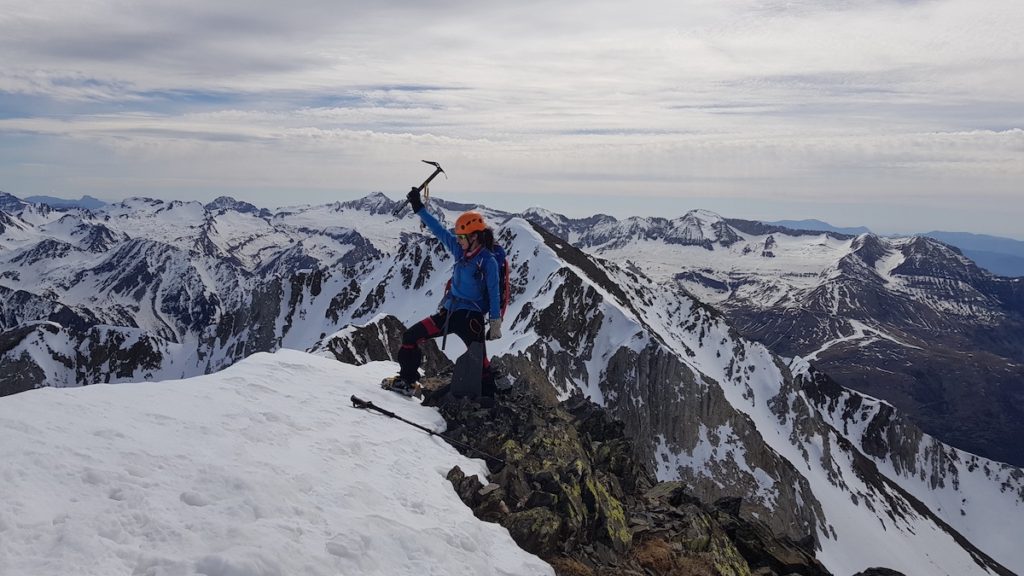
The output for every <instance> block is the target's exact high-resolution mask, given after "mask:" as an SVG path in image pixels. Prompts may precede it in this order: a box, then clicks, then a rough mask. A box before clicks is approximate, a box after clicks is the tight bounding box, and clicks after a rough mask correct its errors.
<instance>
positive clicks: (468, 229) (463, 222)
mask: <svg viewBox="0 0 1024 576" xmlns="http://www.w3.org/2000/svg"><path fill="white" fill-rule="evenodd" d="M485 228H487V224H485V223H484V215H483V214H481V213H479V212H466V213H465V214H463V215H462V216H459V219H458V220H456V221H455V233H456V234H472V233H473V232H483V231H484V229H485Z"/></svg>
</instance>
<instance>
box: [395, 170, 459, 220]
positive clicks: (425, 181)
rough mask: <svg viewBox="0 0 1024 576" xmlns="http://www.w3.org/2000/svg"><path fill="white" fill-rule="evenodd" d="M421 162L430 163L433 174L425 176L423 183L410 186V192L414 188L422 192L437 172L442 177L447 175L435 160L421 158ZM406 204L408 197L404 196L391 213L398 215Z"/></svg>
mask: <svg viewBox="0 0 1024 576" xmlns="http://www.w3.org/2000/svg"><path fill="white" fill-rule="evenodd" d="M421 162H424V163H426V164H430V165H431V166H433V167H434V173H433V174H431V175H430V177H429V178H427V179H426V180H424V181H423V184H420V185H419V187H418V188H417V187H415V186H414V187H413V188H412V189H411V190H409V191H410V192H412V191H413V190H416V191H418V192H422V191H423V189H424V188H426V187H427V184H430V181H431V180H433V179H434V178H435V177H437V175H438V174H444V177H445V178H447V177H448V175H447V174H445V172H444V170H443V169H441V165H440V164H438V163H437V162H431V161H430V160H421ZM408 204H409V199H408V198H406V199H405V202H402V203H401V204H399V205H398V208H395V209H394V210H393V211H392V212H391V215H392V216H398V215H399V214H401V213H402V210H405V207H406V206H407V205H408Z"/></svg>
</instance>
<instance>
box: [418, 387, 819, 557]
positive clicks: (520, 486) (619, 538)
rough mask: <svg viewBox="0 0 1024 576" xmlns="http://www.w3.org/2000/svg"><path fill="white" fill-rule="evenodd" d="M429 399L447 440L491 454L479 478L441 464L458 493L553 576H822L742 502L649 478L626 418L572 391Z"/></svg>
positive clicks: (809, 552) (808, 550) (803, 547)
mask: <svg viewBox="0 0 1024 576" xmlns="http://www.w3.org/2000/svg"><path fill="white" fill-rule="evenodd" d="M427 403H428V404H438V405H439V406H440V410H441V413H442V415H444V416H445V419H446V420H447V421H448V426H449V429H448V432H447V433H446V436H447V437H448V438H450V439H452V440H454V441H455V442H454V443H453V445H455V446H456V447H457V448H460V449H462V450H466V447H467V446H469V447H472V448H473V449H474V450H477V451H480V452H483V453H487V454H491V455H493V456H494V457H493V458H490V459H488V460H487V462H488V464H489V466H490V468H491V471H492V474H491V478H490V482H489V483H488V484H487V485H486V486H485V485H484V484H483V483H482V482H481V480H480V479H479V478H477V477H476V476H472V477H466V475H465V474H464V473H463V472H462V471H461V470H460V469H458V468H454V469H453V470H452V471H451V472H449V475H448V478H449V480H450V481H451V482H452V485H453V487H454V488H455V490H456V491H457V492H458V494H459V495H460V497H461V498H462V499H463V501H464V502H465V503H466V504H467V505H468V506H470V507H471V508H473V510H474V513H475V514H476V516H477V517H479V518H481V519H483V520H486V521H491V522H498V523H500V524H501V525H502V526H505V527H506V528H507V529H508V530H509V533H510V534H511V535H512V537H513V538H514V539H515V540H516V542H518V543H519V544H520V546H522V547H523V548H524V549H526V550H528V551H530V552H533V553H535V554H538V555H540V556H541V557H543V558H545V559H546V560H547V561H548V562H550V563H551V564H552V566H554V568H555V570H556V573H558V574H572V575H578V574H593V575H612V574H616V575H619V574H621V575H628V576H632V575H636V576H640V575H644V576H647V575H661V574H666V575H668V574H735V575H748V574H758V575H763V576H769V575H775V574H778V575H782V574H787V575H788V574H801V575H807V576H812V575H813V576H818V575H826V574H829V572H828V571H827V570H826V569H825V568H824V567H823V566H822V565H821V564H820V562H818V561H817V560H816V559H815V558H814V551H813V543H811V542H809V541H805V542H801V543H798V542H794V541H792V540H790V539H788V538H785V537H777V536H775V535H773V532H772V530H771V529H770V528H769V527H768V526H767V525H765V524H764V523H761V522H756V521H750V520H748V519H745V518H743V517H741V516H740V514H739V509H740V507H741V502H740V499H738V498H736V499H724V500H722V501H719V502H716V503H714V504H708V503H705V502H702V501H701V500H700V499H699V498H697V497H696V496H694V495H692V493H691V491H690V487H689V486H688V485H686V484H685V483H683V482H668V483H661V484H656V483H655V482H654V479H653V475H652V474H651V473H650V471H649V470H648V469H647V468H646V467H645V466H644V465H643V464H642V462H641V461H640V460H638V459H636V458H635V456H634V454H635V449H634V448H633V447H632V445H631V441H630V439H629V438H627V436H626V435H625V426H624V424H623V423H622V422H619V421H615V420H612V419H611V418H610V417H609V416H608V413H607V412H606V411H605V410H603V409H602V408H600V407H598V406H597V405H596V404H594V403H592V402H590V401H588V400H586V399H584V398H582V397H581V396H579V395H576V396H573V397H571V398H569V399H568V400H566V401H564V402H562V403H561V404H559V405H557V406H551V405H549V404H548V403H547V402H545V401H544V400H543V399H541V398H539V397H537V396H536V395H534V394H532V393H530V392H523V391H522V390H520V391H513V392H511V393H509V394H503V395H501V397H500V402H499V404H498V406H497V407H495V408H494V409H492V410H489V411H488V410H479V409H476V407H475V405H474V404H472V403H468V402H465V401H457V400H451V399H449V398H446V397H441V398H428V400H427ZM475 455H477V456H479V453H476V454H475Z"/></svg>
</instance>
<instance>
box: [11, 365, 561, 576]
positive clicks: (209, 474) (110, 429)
mask: <svg viewBox="0 0 1024 576" xmlns="http://www.w3.org/2000/svg"><path fill="white" fill-rule="evenodd" d="M395 371H396V366H395V365H394V364H391V363H373V364H369V365H366V366H361V367H355V366H350V365H346V364H342V363H340V362H336V361H334V360H328V359H325V358H320V357H317V356H313V355H310V354H305V353H302V352H296V351H292V350H281V351H279V352H277V353H275V354H265V353H262V354H256V355H254V356H251V357H249V358H246V359H245V360H243V361H241V362H240V363H238V364H236V365H234V366H232V367H230V368H228V369H227V370H224V371H223V372H220V373H217V374H214V375H208V376H200V377H197V378H190V379H187V380H178V381H165V382H159V383H139V384H117V385H94V386H87V387H83V388H42V389H38V390H33V391H29V392H24V393H21V394H17V395H14V396H9V397H5V398H0V437H2V438H3V439H4V441H3V443H2V445H0V482H2V484H3V497H2V498H0V574H3V575H4V576H48V575H53V576H66V575H68V574H76V575H81V576H85V575H103V576H110V575H114V574H135V575H151V576H177V575H193V574H203V575H206V576H236V575H246V576H277V575H299V574H301V575H313V576H315V575H332V576H335V575H338V574H351V575H355V574H360V575H375V574H379V575H382V576H383V575H396V574H397V575H402V574H407V575H414V574H415V575H419V574H446V575H447V574H495V575H502V574H507V575H522V574H553V571H552V569H551V567H550V566H549V565H547V564H546V563H544V562H543V561H541V560H540V559H538V558H537V557H535V556H532V555H530V554H528V553H526V552H525V551H523V550H521V549H520V548H519V547H518V546H517V545H516V544H515V542H513V541H512V538H511V537H510V536H509V534H508V532H507V531H506V530H505V529H504V528H502V527H501V526H499V525H497V524H489V523H484V522H481V521H479V520H477V519H476V518H475V517H474V516H473V514H472V511H471V510H470V509H469V508H467V507H466V506H465V505H464V504H463V503H462V501H461V500H459V497H458V495H456V493H455V491H454V490H453V489H452V486H451V484H450V483H449V482H448V481H447V480H446V479H445V475H446V474H447V472H448V471H449V470H450V469H451V468H452V467H453V466H456V465H457V466H460V467H461V468H462V469H463V470H464V471H465V472H466V473H467V474H469V475H472V474H480V475H481V478H483V474H484V473H485V472H486V468H485V467H484V465H483V464H482V462H481V461H479V460H470V459H468V458H465V457H463V456H461V455H460V454H458V453H457V452H456V451H455V450H454V449H453V448H451V447H450V446H449V445H448V444H446V443H444V442H443V441H441V440H440V439H437V438H435V437H431V436H429V435H427V434H425V433H423V432H422V431H419V430H417V429H415V428H413V427H411V426H408V425H406V424H403V423H401V422H399V421H397V420H393V419H390V418H386V417H384V416H381V415H379V414H377V413H374V412H367V411H364V410H359V409H356V408H353V407H352V404H351V402H350V397H351V396H352V395H353V394H355V395H358V396H359V397H360V398H363V399H365V400H370V401H372V402H374V403H375V404H377V405H379V406H382V407H386V408H388V409H390V410H392V411H394V412H396V413H397V414H398V415H400V416H402V417H403V418H406V419H408V420H412V421H414V422H417V423H419V424H421V425H424V426H427V427H429V428H432V429H434V430H438V431H440V430H442V429H443V427H444V421H443V419H441V417H440V415H438V414H437V412H436V411H434V410H433V409H431V408H424V407H421V406H419V404H418V403H416V402H412V401H409V400H406V399H404V398H401V397H399V396H397V395H394V394H391V393H389V392H385V391H383V390H381V389H380V388H379V387H378V386H377V382H379V381H380V379H381V378H383V377H384V376H385V375H389V374H393V373H394V372H395Z"/></svg>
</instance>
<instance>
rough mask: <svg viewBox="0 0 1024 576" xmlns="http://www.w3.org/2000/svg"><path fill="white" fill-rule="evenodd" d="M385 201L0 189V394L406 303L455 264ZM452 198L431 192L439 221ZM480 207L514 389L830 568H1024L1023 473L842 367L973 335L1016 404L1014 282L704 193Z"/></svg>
mask: <svg viewBox="0 0 1024 576" xmlns="http://www.w3.org/2000/svg"><path fill="white" fill-rule="evenodd" d="M395 206H396V203H395V202H393V201H391V200H390V199H388V198H387V197H385V196H384V195H382V194H374V195H371V196H368V197H366V198H363V199H360V200H357V201H352V202H342V203H334V204H329V205H325V206H299V207H293V208H286V209H279V210H277V211H274V212H270V211H261V210H257V209H255V207H253V206H251V205H248V204H245V203H240V202H236V201H234V200H231V199H227V198H222V199H218V200H217V201H215V202H213V203H210V204H208V205H205V206H204V205H202V204H200V203H197V202H163V201H159V200H152V199H144V198H134V199H128V200H125V201H123V202H120V203H117V204H111V205H109V206H105V207H102V208H100V209H97V210H81V209H75V210H68V211H63V212H60V211H55V210H53V209H51V208H49V207H46V206H43V205H36V204H23V205H20V208H18V209H14V210H13V211H11V212H8V211H7V210H6V208H4V209H3V210H4V211H3V212H0V330H2V333H0V354H2V356H0V377H2V379H0V392H3V393H8V394H9V393H15V392H18V391H21V390H27V389H31V388H34V387H36V386H40V385H44V384H45V385H57V386H68V385H80V384H90V383H95V382H127V381H139V380H163V379H173V378H181V377H188V376H195V375H199V374H204V373H210V372H215V371H218V370H221V369H223V368H225V367H227V366H229V365H231V364H233V363H235V362H237V361H238V360H240V359H241V358H244V357H247V356H249V355H250V354H252V353H253V352H259V351H269V350H275V349H278V348H282V347H283V348H293V349H300V350H310V349H316V348H328V349H329V348H330V347H331V343H330V340H331V335H333V334H335V333H336V332H337V331H338V330H340V329H343V328H345V327H347V326H352V325H358V324H366V323H368V322H372V321H374V319H375V318H378V317H379V315H381V314H389V315H392V316H395V317H397V318H398V319H400V320H401V321H403V322H406V323H411V322H414V321H416V320H418V319H419V318H422V317H423V316H426V315H427V314H429V313H430V312H432V311H433V310H434V309H435V308H436V305H437V302H438V300H439V299H440V297H441V294H442V292H443V286H444V283H445V281H446V280H447V277H448V275H449V272H448V271H449V269H450V266H451V260H450V258H449V257H448V255H447V254H446V253H445V252H444V251H443V250H442V249H441V247H440V246H439V245H438V244H437V243H436V242H435V241H433V240H431V239H430V238H429V235H428V234H426V233H425V232H424V231H423V230H422V229H421V228H420V227H419V225H418V223H417V222H416V221H415V220H414V219H412V218H406V219H402V220H395V219H394V218H393V217H391V216H390V211H391V210H392V209H393V208H394V207H395ZM465 208H466V206H462V205H456V204H450V203H446V202H444V201H441V200H436V199H435V200H434V201H432V203H431V208H430V209H431V210H433V211H435V212H436V215H437V216H438V217H439V218H440V219H442V220H443V221H446V222H451V221H453V216H454V215H455V214H457V213H458V212H460V211H462V210H464V209H465ZM482 210H483V211H484V212H485V214H486V215H487V217H488V219H489V220H490V221H492V222H495V223H498V224H499V229H500V234H499V237H500V241H501V242H502V244H503V245H504V246H505V247H506V249H507V250H508V252H509V255H510V260H511V262H512V270H513V276H514V277H513V301H512V304H511V306H510V309H509V312H508V315H507V317H506V325H507V328H506V330H505V335H504V337H503V338H502V339H501V340H498V341H495V342H491V343H489V351H490V353H491V354H492V355H493V356H495V357H496V362H498V363H500V365H502V366H503V367H504V369H505V370H506V372H507V373H508V374H510V376H511V377H512V379H513V380H514V381H515V382H516V384H517V385H519V386H525V387H529V388H531V389H533V390H535V391H537V392H538V393H539V394H541V395H547V396H548V397H549V398H550V399H551V400H552V401H554V400H556V399H558V398H564V397H567V396H568V395H569V394H571V393H573V392H582V393H584V394H585V395H588V396H590V397H591V398H592V399H594V400H595V401H596V402H598V403H599V404H601V405H603V406H605V407H606V408H608V409H609V410H610V411H611V412H612V413H613V414H615V415H616V416H617V417H619V418H620V419H622V420H623V422H624V423H625V426H626V429H627V431H628V433H629V435H630V436H631V437H632V438H633V440H634V444H635V450H636V452H637V456H638V457H639V458H641V459H643V460H644V461H645V462H647V463H649V465H650V466H651V467H652V469H655V470H657V476H658V479H659V480H663V481H669V480H674V481H683V482H686V483H687V484H688V485H690V486H692V487H693V489H694V491H695V492H696V493H698V494H699V495H700V496H701V497H703V498H707V499H716V498H720V497H723V496H733V497H736V496H739V497H742V499H743V500H742V506H741V507H740V510H739V512H740V513H741V514H743V515H746V516H748V517H750V518H756V519H760V520H762V521H764V522H767V523H768V524H769V525H770V526H771V527H772V529H774V530H776V531H777V532H779V533H781V534H785V535H788V536H790V537H792V538H794V539H795V540H804V539H809V541H810V542H811V543H812V546H813V547H814V548H815V549H817V551H818V557H819V558H820V559H821V561H822V562H823V563H824V564H825V566H827V567H828V568H829V569H830V570H831V571H833V572H834V573H837V574H847V573H853V572H855V571H858V570H862V569H864V568H866V567H868V566H887V567H890V568H893V569H896V570H900V571H902V572H904V573H907V574H915V573H918V574H921V573H934V574H985V573H990V574H1009V573H1012V571H1021V570H1022V569H1024V556H1022V555H1021V554H1022V553H1021V551H1020V550H1019V549H1018V547H1017V546H1016V545H1015V543H1014V542H1013V538H1012V537H1010V536H1008V535H1012V534H1015V533H1016V532H1018V531H1019V528H1020V526H1022V525H1024V475H1022V472H1021V470H1020V469H1019V468H1016V467H1014V466H1011V465H1007V464H1001V463H999V462H997V461H994V460H991V459H989V458H985V457H983V455H981V454H979V453H978V452H980V451H978V452H975V453H973V454H972V453H971V452H973V450H972V451H964V450H963V449H962V448H963V446H958V447H957V448H954V447H952V446H950V445H948V444H946V443H943V442H942V441H940V440H939V439H938V438H942V436H939V435H937V434H934V433H928V432H929V431H927V430H926V431H922V430H921V429H920V428H918V426H917V425H916V424H915V422H917V421H918V419H917V417H916V416H914V419H913V420H912V419H911V418H908V416H907V415H906V414H905V413H904V411H903V410H902V409H901V408H902V407H901V406H900V405H899V403H897V402H890V401H886V400H884V399H881V398H879V397H880V396H882V395H881V394H877V395H869V394H865V393H863V392H860V391H856V390H855V388H856V387H855V386H854V387H851V385H850V384H847V381H850V382H852V383H861V384H870V383H871V382H859V381H858V380H857V378H856V377H851V376H850V375H851V374H863V373H871V372H872V371H874V372H878V373H882V372H883V371H888V372H892V373H896V374H902V375H904V376H907V375H909V376H913V375H914V372H912V368H910V367H908V366H910V365H912V364H914V363H917V366H919V367H920V366H922V365H927V363H928V362H932V361H934V360H935V359H936V358H938V357H939V356H941V355H942V354H945V353H948V352H949V351H951V350H955V349H956V347H957V346H961V345H964V346H971V347H972V348H970V349H971V350H977V351H978V352H977V353H976V354H975V356H976V358H975V360H974V363H973V364H972V363H971V362H970V359H969V358H968V357H967V356H966V354H969V353H971V352H968V353H963V354H962V355H961V356H960V357H958V358H957V360H958V361H959V365H960V366H962V367H963V371H964V372H965V373H966V372H968V371H969V370H972V369H976V368H982V369H987V370H989V371H990V373H988V374H986V376H989V375H993V377H999V378H1002V379H1001V380H998V381H996V382H995V384H991V385H988V387H986V388H983V389H982V390H983V392H984V393H985V394H987V395H988V396H987V398H988V399H989V400H990V402H988V403H987V404H984V406H985V408H984V409H985V410H996V409H997V407H998V406H999V405H1000V403H1002V404H1005V405H1006V406H1005V407H1003V408H1002V409H1003V410H1005V411H1006V412H1005V413H1006V414H1007V416H1006V419H1007V420H1011V419H1012V415H1013V412H1012V411H1013V410H1015V409H1018V408H1019V396H1016V397H1015V396H1014V395H1013V394H1014V393H1015V392H1014V390H1013V386H1014V382H1016V383H1017V384H1018V386H1017V388H1016V390H1018V391H1019V382H1020V381H1021V379H1020V372H1019V370H1020V367H1019V365H1017V364H1016V362H1019V360H1017V359H1016V357H1015V356H1013V349H1014V346H1016V343H1017V342H1018V340H1015V339H1014V338H1020V334H1021V332H1020V331H1019V329H1018V330H1017V331H1016V332H1015V331H1014V326H1018V328H1019V324H1015V323H1019V318H1020V294H1021V293H1020V287H1021V285H1020V283H1019V282H1016V281H1013V280H1009V279H1005V278H999V277H994V276H992V275H991V274H988V273H985V272H983V271H980V270H978V269H977V267H976V266H972V265H971V263H970V261H969V260H967V259H966V258H964V257H963V256H962V255H961V254H959V253H958V252H957V251H956V250H954V249H952V248H950V247H948V246H946V245H943V244H941V243H939V242H936V241H934V240H929V239H924V238H910V239H904V240H893V239H881V238H877V237H873V236H871V235H861V236H857V237H853V238H851V237H843V236H841V235H833V234H807V233H797V234H792V235H791V234H789V233H787V232H785V231H784V229H782V228H779V227H771V226H765V225H763V224H760V223H752V222H743V221H736V220H726V219H723V218H721V217H719V216H717V215H715V214H713V213H710V212H706V211H693V212H690V213H688V214H686V215H685V216H683V217H680V218H677V219H674V220H666V219H654V218H647V219H639V218H638V219H628V220H623V221H618V220H616V219H614V218H611V217H607V216H595V217H593V218H589V219H579V220H571V219H567V218H565V217H562V216H559V215H556V214H552V213H547V212H543V211H539V210H531V211H528V212H527V213H524V214H519V215H516V214H508V213H504V212H500V211H495V210H490V209H487V208H482ZM741 264H744V265H746V264H750V265H749V266H746V267H741ZM862 294H863V295H862ZM875 304H877V306H873V305H875ZM896 304H899V305H900V306H902V308H897V309H896V310H897V311H898V312H901V313H889V312H892V311H891V309H890V308H891V307H892V306H894V305H896ZM883 312H885V313H889V314H888V315H885V314H882V317H881V318H878V319H876V318H874V316H872V314H881V313H883ZM903 313H906V314H913V315H912V316H911V317H910V321H908V322H906V323H905V324H900V322H903V321H904V320H903V316H904V315H905V314H903ZM947 314H952V315H953V316H952V317H950V318H947V317H946V315H947ZM926 329H932V330H936V329H939V330H942V331H943V333H942V334H940V336H941V339H940V340H927V341H926V340H925V337H924V336H922V334H923V333H924V332H923V331H924V330H926ZM780 334H782V335H789V336H790V337H789V338H779V337H778V335H780ZM982 334H984V335H988V338H987V339H980V338H979V336H980V335H982ZM979 339H980V340H981V341H980V343H979V342H978V341H977V340H979ZM933 349H934V350H936V353H935V355H931V354H929V352H930V351H931V350H933ZM1019 349H1020V348H1019V347H1018V348H1017V350H1018V352H1019ZM865 350H867V352H865ZM447 352H448V354H449V355H450V356H455V355H457V354H458V353H459V352H460V344H459V343H457V342H455V341H454V340H452V341H449V342H448V351H447ZM780 354H781V355H780ZM858 354H862V356H859V355H858ZM979 355H981V356H982V357H977V356H979ZM844 358H845V359H844ZM885 360H888V361H889V362H890V363H889V364H881V363H882V362H883V361H885ZM858 362H861V363H862V364H857V363H858ZM844 366H846V367H848V368H847V372H844V371H843V367H844ZM879 366H881V367H882V368H881V369H879ZM858 370H860V372H858ZM1004 372H1005V375H1004ZM979 380H980V378H979ZM894 381H898V380H894ZM915 382H918V381H916V380H915ZM921 382H922V383H923V384H928V383H929V382H931V380H930V379H927V378H922V379H921ZM954 384H955V383H954V382H945V381H943V384H942V386H941V387H939V388H937V389H938V390H939V391H940V392H942V393H943V394H945V395H951V394H953V393H954V392H953V390H954V389H955V386H954ZM981 384H988V382H987V381H984V382H979V385H981ZM843 385H846V386H845V387H844V386H843ZM915 385H916V384H915ZM912 390H916V389H912ZM1017 393H1019V392H1017ZM1000 394H1003V396H1000ZM908 395H909V396H910V397H911V398H913V399H917V400H920V399H919V398H918V397H915V396H914V395H913V394H908ZM944 399H945V400H946V402H947V406H948V407H949V408H950V409H953V408H956V409H958V410H959V409H960V408H959V407H955V406H954V402H953V401H954V400H957V398H955V397H950V398H946V397H944ZM1014 402H1018V404H1016V405H1014ZM968 408H969V409H972V410H973V409H974V407H973V406H972V407H968ZM922 412H923V409H922ZM911 415H912V416H913V413H912V412H911ZM992 420H993V421H994V422H995V424H997V425H1010V424H1012V423H1010V422H1003V421H1001V420H1000V419H999V418H992ZM1018 420H1019V419H1018ZM920 421H922V422H926V420H924V419H922V420H920ZM973 424H976V423H972V425H973ZM953 432H955V430H954V431H953ZM953 432H948V431H943V434H952V433H953ZM986 448H987V449H989V450H995V449H997V448H996V447H992V446H990V445H988V446H986Z"/></svg>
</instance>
